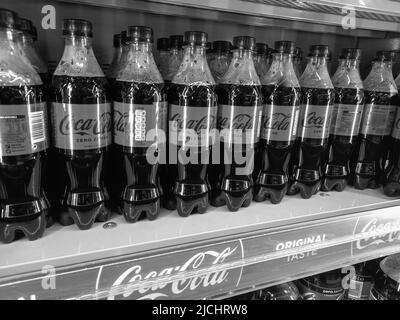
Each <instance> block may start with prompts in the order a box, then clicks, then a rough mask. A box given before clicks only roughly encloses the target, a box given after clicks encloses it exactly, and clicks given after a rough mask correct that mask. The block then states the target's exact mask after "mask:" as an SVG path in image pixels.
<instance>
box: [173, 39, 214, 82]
mask: <svg viewBox="0 0 400 320" xmlns="http://www.w3.org/2000/svg"><path fill="white" fill-rule="evenodd" d="M172 82H173V83H176V84H183V85H190V84H194V83H196V84H198V85H215V81H214V78H213V76H212V75H211V71H210V68H209V66H208V63H207V57H206V48H205V45H194V44H190V45H187V46H185V47H184V50H183V57H182V63H181V64H180V66H179V69H178V71H177V73H176V74H175V76H174V78H173V80H172Z"/></svg>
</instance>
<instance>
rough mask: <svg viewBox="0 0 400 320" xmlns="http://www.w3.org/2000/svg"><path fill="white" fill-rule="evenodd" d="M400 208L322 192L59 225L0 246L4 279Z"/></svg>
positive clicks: (382, 200)
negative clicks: (233, 208) (187, 212)
mask: <svg viewBox="0 0 400 320" xmlns="http://www.w3.org/2000/svg"><path fill="white" fill-rule="evenodd" d="M396 205H400V199H388V198H386V197H385V196H383V195H382V193H381V192H380V191H374V190H366V191H357V190H355V189H352V188H348V189H347V190H346V191H344V192H341V193H338V192H329V193H323V192H320V193H318V194H317V195H315V196H314V197H313V198H312V199H309V200H304V199H301V198H300V196H290V197H289V196H287V197H285V198H284V200H283V201H282V203H281V204H279V205H273V204H271V203H269V202H263V203H256V202H253V203H252V204H251V206H250V207H248V208H242V209H241V210H239V211H238V212H234V213H232V212H229V211H228V210H227V209H226V208H225V207H223V208H214V207H210V208H209V210H208V212H206V213H205V214H203V215H200V214H195V215H192V216H190V217H188V218H181V217H179V216H178V214H177V212H176V211H166V210H162V212H161V214H160V217H159V218H158V219H157V220H156V221H148V220H142V221H139V222H137V223H134V224H129V223H127V222H125V220H124V218H123V217H122V216H118V215H114V217H113V218H112V220H111V221H112V222H115V223H116V226H115V227H114V228H104V223H96V224H95V225H94V227H93V228H92V229H91V230H86V231H81V230H78V229H77V227H76V226H75V225H71V226H68V227H62V226H60V225H59V224H55V225H54V226H52V227H50V228H49V229H47V230H46V233H45V235H44V237H43V238H42V239H39V240H36V241H32V242H30V241H28V240H26V239H20V240H17V241H15V242H14V243H11V244H2V245H0V277H4V276H10V275H12V274H15V273H20V272H31V271H36V270H38V268H41V267H42V266H43V265H46V264H49V265H53V266H55V267H59V266H64V265H70V264H74V263H82V262H85V261H86V262H87V261H93V260H98V259H107V258H110V257H117V256H122V255H126V254H136V253H138V254H142V253H143V254H144V255H146V252H147V253H148V252H149V251H155V252H160V251H162V250H163V249H165V250H171V248H173V249H176V248H183V247H184V246H185V245H188V246H189V247H190V245H198V244H199V242H201V241H211V242H213V241H224V239H228V238H232V237H234V236H235V235H239V234H244V233H249V232H256V231H264V230H265V231H266V232H268V229H271V228H276V227H282V228H285V229H294V228H296V227H298V226H300V224H301V223H313V222H314V223H320V222H321V221H323V220H320V221H319V222H318V221H316V220H318V219H327V218H334V217H338V216H342V215H346V214H350V213H357V212H364V211H368V210H374V209H380V208H385V207H391V206H396ZM340 219H341V218H340ZM217 239H218V240H217Z"/></svg>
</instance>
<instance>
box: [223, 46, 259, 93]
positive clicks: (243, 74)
mask: <svg viewBox="0 0 400 320" xmlns="http://www.w3.org/2000/svg"><path fill="white" fill-rule="evenodd" d="M221 83H224V84H236V85H256V86H259V85H261V82H260V79H259V77H258V75H257V72H256V68H255V66H254V60H253V52H252V51H251V50H245V49H237V50H234V51H233V57H232V60H231V63H230V65H229V68H228V70H227V71H226V73H225V75H224V77H223V78H222V80H221Z"/></svg>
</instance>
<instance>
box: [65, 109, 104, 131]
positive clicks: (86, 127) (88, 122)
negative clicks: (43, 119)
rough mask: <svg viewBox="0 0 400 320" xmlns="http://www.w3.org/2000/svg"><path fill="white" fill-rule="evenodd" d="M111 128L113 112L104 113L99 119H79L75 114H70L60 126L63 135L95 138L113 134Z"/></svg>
mask: <svg viewBox="0 0 400 320" xmlns="http://www.w3.org/2000/svg"><path fill="white" fill-rule="evenodd" d="M111 128H112V117H111V112H103V113H102V114H101V115H100V116H99V117H97V118H83V117H82V118H77V117H76V116H75V115H74V114H68V115H66V116H65V117H64V118H62V119H61V121H60V124H59V131H60V133H61V134H62V135H71V134H78V135H81V136H93V135H99V134H105V133H108V132H111Z"/></svg>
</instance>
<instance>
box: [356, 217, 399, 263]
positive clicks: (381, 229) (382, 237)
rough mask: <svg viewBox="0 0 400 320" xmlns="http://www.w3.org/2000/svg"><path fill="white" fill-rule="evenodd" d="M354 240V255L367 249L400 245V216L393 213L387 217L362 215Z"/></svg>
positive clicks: (357, 224)
mask: <svg viewBox="0 0 400 320" xmlns="http://www.w3.org/2000/svg"><path fill="white" fill-rule="evenodd" d="M396 214H397V213H396ZM354 236H356V237H357V238H358V240H355V241H353V242H352V248H351V249H352V255H353V256H355V255H357V254H359V253H360V252H364V251H367V250H371V251H373V250H376V249H377V248H379V249H382V248H385V247H388V246H394V245H400V218H399V217H396V216H395V215H393V216H392V217H388V218H386V219H383V218H382V219H380V218H378V217H362V218H359V219H358V220H357V223H356V227H355V231H354Z"/></svg>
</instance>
